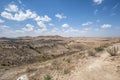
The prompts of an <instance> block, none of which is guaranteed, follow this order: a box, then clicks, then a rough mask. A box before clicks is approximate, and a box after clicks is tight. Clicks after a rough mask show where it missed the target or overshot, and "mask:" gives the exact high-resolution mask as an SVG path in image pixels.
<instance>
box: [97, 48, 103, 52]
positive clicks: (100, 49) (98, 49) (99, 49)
mask: <svg viewBox="0 0 120 80" xmlns="http://www.w3.org/2000/svg"><path fill="white" fill-rule="evenodd" d="M103 50H104V48H103V47H96V48H95V51H96V52H100V51H103Z"/></svg>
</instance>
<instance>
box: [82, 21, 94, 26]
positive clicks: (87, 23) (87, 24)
mask: <svg viewBox="0 0 120 80" xmlns="http://www.w3.org/2000/svg"><path fill="white" fill-rule="evenodd" d="M91 24H93V22H90V21H88V22H86V23H83V24H82V26H89V25H91Z"/></svg>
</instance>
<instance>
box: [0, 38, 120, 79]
mask: <svg viewBox="0 0 120 80" xmlns="http://www.w3.org/2000/svg"><path fill="white" fill-rule="evenodd" d="M118 42H119V38H67V37H60V36H46V37H44V36H39V37H20V38H14V39H10V38H1V39H0V79H1V80H17V79H18V80H19V78H21V77H20V76H22V75H23V76H24V77H26V76H27V78H29V79H30V80H44V78H45V76H47V75H49V76H47V77H51V80H79V78H81V79H82V80H93V79H94V80H97V76H98V75H100V76H103V75H104V74H107V73H108V76H111V75H112V72H109V70H108V69H107V67H108V66H105V65H109V66H111V67H110V69H112V68H113V67H114V69H117V68H116V66H113V67H112V65H111V64H116V62H113V63H111V62H109V61H108V60H111V57H109V55H110V54H109V55H108V56H105V57H101V56H104V54H106V52H105V51H106V50H105V49H106V48H108V47H109V46H113V44H116V43H118ZM107 54H108V53H107ZM93 56H94V57H93ZM112 58H113V59H119V56H117V57H115V58H114V57H112ZM117 66H119V65H117ZM101 67H105V68H104V69H105V70H107V72H104V71H103V73H100V74H98V75H97V76H96V73H97V72H99V71H101V70H103V68H101ZM83 68H84V69H83ZM88 68H90V69H91V71H89V70H88ZM93 68H94V69H93ZM117 71H118V70H117ZM101 72H102V71H101ZM113 72H114V70H113ZM118 72H119V71H118ZM91 73H93V74H94V75H92V76H93V77H92V76H91ZM77 75H78V76H77ZM80 75H81V76H80ZM86 75H88V76H90V77H87V78H85V76H86ZM114 75H117V73H115V74H114ZM72 76H74V77H72ZM90 78H91V79H90ZM118 78H119V76H116V77H115V79H116V80H119V79H118ZM100 79H102V80H114V79H113V78H111V79H109V78H105V79H103V78H99V79H98V80H100ZM23 80H27V79H23ZM45 80H46V79H45Z"/></svg>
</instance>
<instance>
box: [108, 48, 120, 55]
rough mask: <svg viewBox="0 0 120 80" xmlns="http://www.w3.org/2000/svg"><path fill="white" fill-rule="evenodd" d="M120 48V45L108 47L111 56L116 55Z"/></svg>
mask: <svg viewBox="0 0 120 80" xmlns="http://www.w3.org/2000/svg"><path fill="white" fill-rule="evenodd" d="M118 50H119V48H118V47H111V48H108V49H107V52H108V53H109V54H110V55H111V56H116V55H117V53H118Z"/></svg>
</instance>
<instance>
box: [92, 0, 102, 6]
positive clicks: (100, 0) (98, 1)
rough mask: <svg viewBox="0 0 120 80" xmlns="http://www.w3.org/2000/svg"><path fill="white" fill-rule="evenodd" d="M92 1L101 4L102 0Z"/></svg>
mask: <svg viewBox="0 0 120 80" xmlns="http://www.w3.org/2000/svg"><path fill="white" fill-rule="evenodd" d="M93 2H94V3H95V4H98V5H99V4H101V3H102V2H103V0H93Z"/></svg>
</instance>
